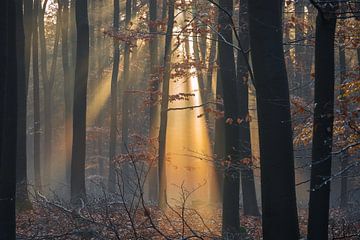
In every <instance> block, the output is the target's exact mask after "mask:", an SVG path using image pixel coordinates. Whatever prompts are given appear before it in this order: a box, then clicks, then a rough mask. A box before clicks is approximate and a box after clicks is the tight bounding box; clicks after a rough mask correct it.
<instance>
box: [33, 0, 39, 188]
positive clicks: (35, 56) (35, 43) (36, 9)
mask: <svg viewBox="0 0 360 240" xmlns="http://www.w3.org/2000/svg"><path fill="white" fill-rule="evenodd" d="M39 9H40V0H36V1H35V3H34V20H33V47H32V55H33V57H32V61H33V63H32V68H33V98H34V99H33V104H34V175H35V188H36V189H37V190H38V191H41V172H40V171H41V168H40V137H41V128H40V90H39V87H40V86H39V82H40V80H39V78H40V76H39V41H38V40H39V38H38V37H39V31H38V29H39V26H38V19H39Z"/></svg>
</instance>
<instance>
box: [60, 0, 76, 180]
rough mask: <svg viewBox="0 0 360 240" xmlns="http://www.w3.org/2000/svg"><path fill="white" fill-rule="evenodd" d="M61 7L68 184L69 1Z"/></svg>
mask: <svg viewBox="0 0 360 240" xmlns="http://www.w3.org/2000/svg"><path fill="white" fill-rule="evenodd" d="M60 3H61V7H62V14H61V17H62V20H61V50H62V51H61V52H62V65H63V72H64V100H65V101H64V102H65V111H64V119H65V130H64V131H65V135H64V136H65V138H64V140H65V164H66V169H65V171H66V182H67V183H70V169H71V167H70V163H71V142H72V95H73V81H72V77H71V71H70V54H69V53H70V48H69V17H70V16H69V14H70V13H69V7H70V3H69V0H63V1H60Z"/></svg>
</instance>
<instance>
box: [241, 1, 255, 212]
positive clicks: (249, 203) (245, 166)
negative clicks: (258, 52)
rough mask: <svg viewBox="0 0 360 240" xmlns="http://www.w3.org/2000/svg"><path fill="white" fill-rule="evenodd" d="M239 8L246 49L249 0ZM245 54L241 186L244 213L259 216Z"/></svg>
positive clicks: (242, 101) (247, 45) (242, 56)
mask: <svg viewBox="0 0 360 240" xmlns="http://www.w3.org/2000/svg"><path fill="white" fill-rule="evenodd" d="M239 3H240V10H239V37H240V39H239V40H240V46H239V48H242V49H243V50H244V51H247V50H248V49H249V47H250V46H249V19H248V0H240V1H239ZM244 57H246V58H248V54H246V55H244V54H243V53H242V52H240V51H238V55H237V85H238V95H239V118H240V121H241V122H240V124H239V125H240V126H239V131H240V133H239V141H240V146H239V158H240V160H241V161H242V162H241V166H240V169H241V188H242V195H243V208H244V215H251V216H259V215H260V212H259V208H258V206H257V200H256V191H255V179H254V172H253V169H252V161H253V157H252V152H251V139H250V115H249V89H248V88H249V87H248V86H249V80H250V79H249V69H248V67H247V64H246V61H248V60H247V59H244Z"/></svg>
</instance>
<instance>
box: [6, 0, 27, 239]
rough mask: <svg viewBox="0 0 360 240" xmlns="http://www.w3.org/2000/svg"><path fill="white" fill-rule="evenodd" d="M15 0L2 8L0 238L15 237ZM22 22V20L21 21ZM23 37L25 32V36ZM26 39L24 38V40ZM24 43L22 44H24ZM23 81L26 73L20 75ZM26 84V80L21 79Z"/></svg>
mask: <svg viewBox="0 0 360 240" xmlns="http://www.w3.org/2000/svg"><path fill="white" fill-rule="evenodd" d="M15 4H16V2H15V1H13V0H5V1H3V2H2V6H1V9H0V45H1V49H0V59H1V60H0V61H1V63H0V99H1V101H0V102H1V104H0V119H1V120H0V123H1V124H0V199H1V204H0V212H1V215H0V239H9V240H10V239H15V238H16V221H15V191H16V157H17V156H16V142H17V141H16V140H17V131H16V129H17V113H18V109H17V101H18V96H17V94H18V88H17V87H18V81H17V80H16V79H17V59H16V57H17V54H16V52H17V46H18V45H17V44H16V40H17V39H16V35H17V34H16V29H17V28H16V21H17V19H16V6H15ZM20 24H22V22H20ZM22 38H23V36H22ZM21 42H24V39H22V40H21ZM23 47H24V46H22V48H23ZM20 79H21V81H23V80H24V77H22V78H19V80H20ZM21 84H22V85H24V83H21Z"/></svg>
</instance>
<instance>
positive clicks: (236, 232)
mask: <svg viewBox="0 0 360 240" xmlns="http://www.w3.org/2000/svg"><path fill="white" fill-rule="evenodd" d="M219 5H220V8H221V9H224V10H225V11H227V12H228V13H230V14H232V13H233V2H232V1H226V2H225V1H220V2H219ZM231 24H232V23H231V19H230V18H229V16H228V15H227V14H226V13H225V12H224V11H223V10H220V11H219V27H220V30H219V32H220V34H221V35H222V38H224V39H225V40H226V41H227V42H229V43H232V38H233V34H232V29H231V27H230V26H231ZM218 53H219V67H220V76H221V84H222V87H223V99H224V119H223V121H224V120H225V159H224V160H225V162H224V164H225V165H224V167H225V169H224V185H223V209H222V235H223V238H225V239H239V238H240V237H241V236H240V214H239V194H240V172H239V163H240V162H239V156H238V151H239V125H238V119H239V104H238V101H237V97H238V95H237V86H236V85H237V84H236V70H235V59H234V50H233V48H232V46H230V45H229V44H227V43H226V42H224V41H221V40H220V41H219V43H218Z"/></svg>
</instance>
